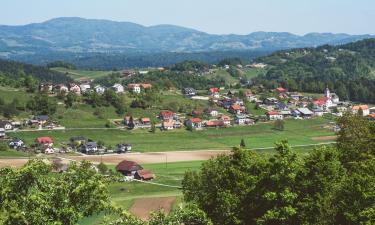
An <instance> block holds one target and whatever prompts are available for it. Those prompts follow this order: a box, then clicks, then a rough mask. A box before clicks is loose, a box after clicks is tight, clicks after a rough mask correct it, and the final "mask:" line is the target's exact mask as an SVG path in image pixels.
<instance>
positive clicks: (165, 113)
mask: <svg viewBox="0 0 375 225" xmlns="http://www.w3.org/2000/svg"><path fill="white" fill-rule="evenodd" d="M175 117H176V113H174V112H172V111H169V110H162V111H160V113H159V118H160V119H161V120H173V119H176V118H175Z"/></svg>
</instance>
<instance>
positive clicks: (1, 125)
mask: <svg viewBox="0 0 375 225" xmlns="http://www.w3.org/2000/svg"><path fill="white" fill-rule="evenodd" d="M0 128H3V129H4V130H12V129H13V126H12V123H11V122H9V121H6V120H0Z"/></svg>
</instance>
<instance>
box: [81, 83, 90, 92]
mask: <svg viewBox="0 0 375 225" xmlns="http://www.w3.org/2000/svg"><path fill="white" fill-rule="evenodd" d="M79 88H81V93H85V92H87V91H88V90H89V89H90V88H91V85H90V84H81V85H79Z"/></svg>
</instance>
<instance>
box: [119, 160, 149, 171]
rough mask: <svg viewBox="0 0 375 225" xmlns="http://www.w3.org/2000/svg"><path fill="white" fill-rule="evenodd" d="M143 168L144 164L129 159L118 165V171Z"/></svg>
mask: <svg viewBox="0 0 375 225" xmlns="http://www.w3.org/2000/svg"><path fill="white" fill-rule="evenodd" d="M142 169H143V168H142V166H140V165H139V164H138V163H136V162H133V161H128V160H123V161H121V162H120V163H119V164H117V166H116V170H117V171H137V170H142Z"/></svg>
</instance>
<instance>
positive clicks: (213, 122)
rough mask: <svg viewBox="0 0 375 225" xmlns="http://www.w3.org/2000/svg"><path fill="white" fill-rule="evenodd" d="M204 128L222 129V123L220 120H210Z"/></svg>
mask: <svg viewBox="0 0 375 225" xmlns="http://www.w3.org/2000/svg"><path fill="white" fill-rule="evenodd" d="M205 126H206V127H223V126H225V125H224V121H222V120H210V121H207V122H206V123H205Z"/></svg>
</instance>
